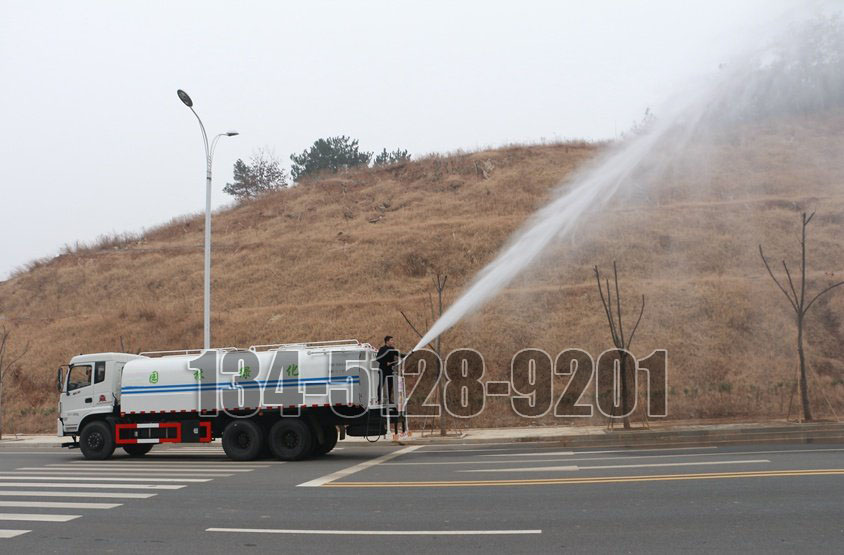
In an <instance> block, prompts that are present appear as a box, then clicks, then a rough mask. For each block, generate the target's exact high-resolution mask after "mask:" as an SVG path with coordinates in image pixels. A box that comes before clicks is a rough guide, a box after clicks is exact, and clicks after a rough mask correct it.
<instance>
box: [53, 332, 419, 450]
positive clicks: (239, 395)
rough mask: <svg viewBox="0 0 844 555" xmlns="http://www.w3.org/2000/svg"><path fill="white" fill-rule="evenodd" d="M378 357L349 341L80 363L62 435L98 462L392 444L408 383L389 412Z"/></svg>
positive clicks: (65, 373)
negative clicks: (156, 449)
mask: <svg viewBox="0 0 844 555" xmlns="http://www.w3.org/2000/svg"><path fill="white" fill-rule="evenodd" d="M375 355H376V351H375V349H373V348H372V346H371V345H369V344H367V343H360V342H358V341H355V340H340V341H324V342H316V343H287V344H277V345H253V346H251V347H249V348H248V349H239V348H218V349H208V350H201V349H195V350H184V351H159V352H149V353H140V354H137V355H134V354H127V353H96V354H83V355H79V356H75V357H73V358H72V359H71V360H70V363H69V364H68V365H66V366H62V367H60V368H59V370H58V373H57V376H56V382H57V388H58V390H59V392H60V398H59V418H58V435H59V436H60V437H67V436H69V437H70V438H71V439H72V441H71V442H67V443H64V444H63V446H65V447H71V448H75V447H78V448H80V449H81V451H82V454H83V455H84V456H85V458H87V459H94V460H103V459H107V458H109V457H111V455H112V454H113V453H114V450H115V449H116V448H117V447H121V448H122V449H123V450H124V451H126V453H127V454H129V455H130V456H135V457H138V456H143V455H145V454H146V453H148V452H149V451H150V449H152V447H153V446H154V445H156V444H159V443H209V442H211V441H214V439H216V438H222V441H221V442H222V446H223V449H224V451H225V452H226V455H227V456H228V457H229V458H230V459H233V460H236V461H249V460H254V459H257V458H259V457H265V456H274V457H276V458H278V459H281V460H288V461H289V460H300V459H303V458H307V457H316V456H321V455H324V454H326V453H328V452H329V451H331V450H332V449H333V448H334V446H335V445H336V444H337V441H338V439H345V437H346V436H359V437H360V436H366V437H378V436H382V435H385V434H386V433H387V430H388V429H389V424H390V419H394V418H397V417H399V416H400V413H401V411H400V410H399V408H400V407H401V406H402V403H403V399H402V398H400V395H401V392H402V391H403V390H404V388H403V387H402V386H401V382H402V378H401V377H398V378H397V379H396V381H395V382H393V383H388V384H387V387H391V388H393V389H394V396H392V397H390V396H388V395H387V392H386V391H385V392H384V395H383V398H384V399H385V402H384V403H381V402H380V401H379V396H380V395H379V393H380V392H379V391H378V386H379V383H380V374H379V369H378V364H377V362H376V361H375ZM388 400H395V402H392V403H389V402H386V401H388Z"/></svg>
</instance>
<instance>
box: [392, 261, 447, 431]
mask: <svg viewBox="0 0 844 555" xmlns="http://www.w3.org/2000/svg"><path fill="white" fill-rule="evenodd" d="M432 280H433V282H434V289H435V290H436V292H437V304H436V310H435V309H434V296H433V295H432V294H431V293H428V304H429V306H430V308H431V320H432V322H436V321H437V319H438V318H439V317H440V316H442V315H443V291H445V284H446V282H447V281H448V274H437V275H436V276H435V277H433V278H432ZM399 312H401V315H402V317H403V318H404V321H405V322H407V325H408V326H410V329H412V330H413V331H414V333H416V335H418V336H419V339H422V338H423V337H424V336H425V334H424V333H422V332H420V331H419V329H418V328H417V327H416V326H415V325H414V324H413V322H411V321H410V318H408V317H407V314H405V313H404V311H402V310H400V311H399ZM427 328H428V319H427V318H426V319H425V329H427ZM440 339H441V335H438V336H437V338H436V339H434V352H435V353H436V354H437V360H438V361H439V362H438V363H437V364H438V365H439V368H437V396H438V397H439V404H440V435H441V436H444V435H446V418H445V381H444V380H442V379H440V378H442V360H443V357H442V351H441V350H440V347H441V343H440Z"/></svg>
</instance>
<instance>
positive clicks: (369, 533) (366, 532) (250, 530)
mask: <svg viewBox="0 0 844 555" xmlns="http://www.w3.org/2000/svg"><path fill="white" fill-rule="evenodd" d="M205 531H206V532H246V533H252V534H324V535H329V536H487V535H489V536H499V535H513V534H541V533H542V530H295V529H288V530H285V529H272V528H206V529H205Z"/></svg>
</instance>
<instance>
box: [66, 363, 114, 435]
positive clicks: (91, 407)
mask: <svg viewBox="0 0 844 555" xmlns="http://www.w3.org/2000/svg"><path fill="white" fill-rule="evenodd" d="M65 383H66V386H65V391H64V393H63V394H62V414H63V415H64V427H65V431H66V432H76V431H78V430H79V423H80V422H82V419H83V418H85V416H87V415H88V414H89V413H91V412H102V410H98V406H97V405H98V403H99V401H100V399H99V396H98V395H95V393H96V392H95V391H94V390H95V389H102V386H103V385H105V362H104V361H103V362H86V363H83V364H73V365H71V367H70V369H69V370H68V372H67V380H65ZM97 384H101V385H100V387H99V388H97V387H95V386H96V385H97ZM95 397H96V398H95ZM100 406H102V405H100Z"/></svg>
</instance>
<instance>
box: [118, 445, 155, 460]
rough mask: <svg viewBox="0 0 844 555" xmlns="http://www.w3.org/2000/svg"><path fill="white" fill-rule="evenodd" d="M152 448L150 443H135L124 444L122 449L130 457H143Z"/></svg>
mask: <svg viewBox="0 0 844 555" xmlns="http://www.w3.org/2000/svg"><path fill="white" fill-rule="evenodd" d="M151 449H152V443H136V444H134V445H124V446H123V450H124V451H126V454H127V455H129V456H130V457H143V456H144V455H146V454H147V453H149V452H150V450H151Z"/></svg>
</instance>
